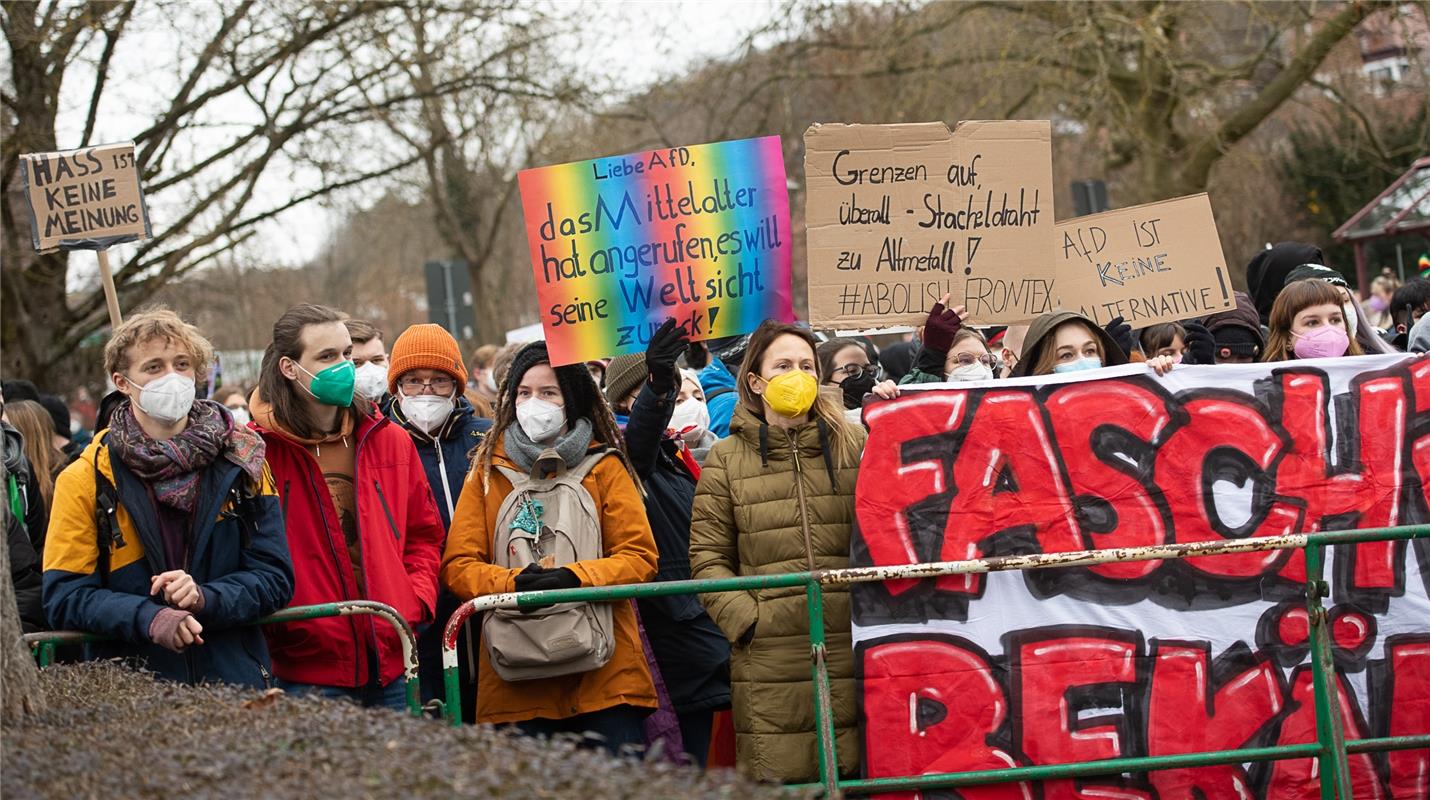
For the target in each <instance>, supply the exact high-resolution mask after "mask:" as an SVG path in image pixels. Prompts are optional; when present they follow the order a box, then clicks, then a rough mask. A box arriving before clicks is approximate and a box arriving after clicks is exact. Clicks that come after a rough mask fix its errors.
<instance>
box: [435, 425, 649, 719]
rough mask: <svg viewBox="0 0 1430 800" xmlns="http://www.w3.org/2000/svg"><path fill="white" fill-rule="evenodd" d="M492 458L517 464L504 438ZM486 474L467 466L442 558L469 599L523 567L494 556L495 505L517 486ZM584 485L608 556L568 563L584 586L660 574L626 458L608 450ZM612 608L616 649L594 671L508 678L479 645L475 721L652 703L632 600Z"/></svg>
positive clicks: (446, 574) (504, 587) (459, 592)
mask: <svg viewBox="0 0 1430 800" xmlns="http://www.w3.org/2000/svg"><path fill="white" fill-rule="evenodd" d="M492 460H493V462H494V463H495V464H499V465H501V466H504V467H507V468H509V469H514V470H519V469H520V468H519V467H517V466H516V465H515V464H514V463H512V461H511V460H510V459H508V458H507V457H506V453H505V451H504V449H503V448H502V445H501V444H500V443H498V444H497V449H496V452H495V453H494V454H493V459H492ZM486 480H487V489H486V491H483V489H482V474H481V471H480V470H478V469H473V470H471V471H470V472H468V473H467V482H466V484H465V485H464V486H463V487H462V496H461V499H460V500H459V501H458V502H457V511H456V514H455V515H454V517H453V519H452V529H451V531H450V532H449V533H448V534H447V550H446V553H445V554H444V555H443V557H442V583H443V584H444V585H446V586H447V588H449V589H451V590H452V593H453V594H455V595H456V596H457V597H459V598H461V599H462V600H464V601H465V600H470V599H472V598H473V597H477V596H479V595H485V594H496V593H499V592H512V591H516V589H515V585H514V583H513V580H514V579H515V577H516V575H517V573H518V572H520V570H517V569H507V568H505V567H499V566H496V565H495V564H493V563H491V562H492V547H493V540H494V537H493V532H494V530H495V528H496V516H497V510H498V509H499V508H500V507H501V504H502V501H503V500H504V499H505V498H506V496H507V495H508V494H510V493H511V491H512V485H511V481H508V480H507V479H506V476H505V475H502V474H501V473H500V472H499V471H497V470H496V469H492V470H491V472H490V474H489V475H488V476H487V479H486ZM582 485H583V486H585V487H586V491H588V492H590V493H591V497H592V499H593V500H595V502H596V507H597V508H598V509H600V513H601V537H602V540H603V544H604V549H605V558H599V559H595V560H591V561H578V562H576V563H574V564H568V565H567V567H568V568H569V569H570V570H571V571H572V572H574V573H576V576H577V577H579V578H580V579H581V585H582V586H612V585H616V584H624V583H641V582H644V581H648V580H650V579H651V578H653V577H655V571H656V560H657V551H656V546H655V537H654V536H653V535H652V534H651V530H650V523H649V522H648V521H647V520H646V514H645V503H644V502H642V500H641V496H640V492H639V490H637V489H636V486H635V483H633V482H632V481H631V477H630V475H629V474H628V473H627V472H626V468H625V465H624V464H623V463H622V462H621V460H620V459H619V458H617V457H615V456H614V455H611V456H607V457H606V458H604V459H602V460H601V461H600V463H598V464H597V465H596V468H595V469H593V470H591V473H590V474H589V475H587V476H586V479H585V480H584V481H582ZM614 611H615V615H614V617H615V625H616V650H615V652H614V653H613V654H612V655H611V660H610V661H609V662H607V663H606V666H604V667H602V668H600V669H597V670H592V671H590V672H585V673H581V674H577V675H563V676H560V677H556V678H546V679H541V680H530V681H520V682H517V683H508V682H506V681H504V680H502V679H501V678H500V677H498V676H497V674H496V671H495V670H493V669H492V666H491V662H490V660H489V658H488V655H487V651H486V648H485V647H483V648H481V654H480V658H479V661H480V664H479V666H478V669H477V721H478V722H487V723H501V722H521V721H523V720H529V719H535V718H538V717H540V718H545V719H565V718H567V717H574V716H576V715H578V714H586V713H589V712H592V711H600V710H602V709H606V708H611V707H614V706H618V705H622V704H628V705H632V706H638V707H643V708H651V709H654V708H655V707H656V705H657V702H656V694H655V685H654V684H653V683H652V682H651V677H650V669H649V668H648V667H647V666H646V660H645V653H644V650H643V649H642V648H641V640H640V633H639V631H638V630H637V629H636V616H635V612H634V611H633V610H632V607H631V603H630V601H628V600H626V601H619V602H617V603H616V606H615V609H614Z"/></svg>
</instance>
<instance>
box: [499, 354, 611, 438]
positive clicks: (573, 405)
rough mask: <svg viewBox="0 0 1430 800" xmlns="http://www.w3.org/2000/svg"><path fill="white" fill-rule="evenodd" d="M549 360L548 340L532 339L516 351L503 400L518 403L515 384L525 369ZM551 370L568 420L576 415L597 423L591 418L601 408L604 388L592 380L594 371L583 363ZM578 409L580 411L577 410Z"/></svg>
mask: <svg viewBox="0 0 1430 800" xmlns="http://www.w3.org/2000/svg"><path fill="white" fill-rule="evenodd" d="M550 363H551V353H550V352H549V351H548V350H547V349H546V342H532V343H531V344H529V345H527V346H526V347H523V348H521V350H519V351H517V354H516V357H515V358H513V359H512V360H511V368H510V369H508V370H507V373H506V381H505V382H504V383H503V384H502V395H501V402H502V403H508V402H509V403H511V404H512V405H513V406H514V405H516V387H517V385H518V384H520V383H521V379H522V377H523V376H524V375H526V371H527V370H529V369H531V368H532V367H534V366H536V365H537V364H550ZM551 369H552V371H553V372H555V373H556V384H557V385H558V386H560V387H561V399H562V402H564V403H565V404H566V419H567V420H568V421H570V420H572V419H574V418H576V417H586V418H587V419H591V421H592V422H593V423H594V422H595V420H594V419H592V417H593V416H594V413H595V410H596V409H597V408H599V407H600V401H601V390H600V389H598V388H597V387H596V382H595V381H594V380H592V379H591V371H590V370H588V369H586V365H585V364H584V363H580V362H578V363H575V364H567V365H566V366H564V367H552V368H551ZM578 410H579V412H580V413H577V411H578Z"/></svg>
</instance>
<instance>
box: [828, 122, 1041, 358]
mask: <svg viewBox="0 0 1430 800" xmlns="http://www.w3.org/2000/svg"><path fill="white" fill-rule="evenodd" d="M804 142H805V176H806V178H807V180H808V182H809V187H808V192H809V194H808V199H807V202H806V212H805V215H806V218H807V223H808V229H809V313H810V318H811V322H812V323H813V325H814V327H815V328H833V329H840V330H846V329H856V330H858V329H874V328H883V327H890V326H898V325H919V324H922V323H923V321H924V318H925V317H926V316H927V315H928V312H929V309H931V308H932V307H933V306H934V304H935V303H937V302H938V301H939V298H940V297H942V296H943V295H944V294H945V293H948V294H951V295H952V300H951V302H952V303H953V304H954V305H960V304H962V305H966V306H967V307H968V315H967V320H968V321H971V322H974V323H979V324H982V323H992V322H999V323H1004V322H1006V323H1014V322H1027V321H1028V320H1031V319H1033V318H1034V317H1036V316H1038V315H1039V314H1042V313H1044V312H1046V311H1050V310H1052V308H1053V302H1054V300H1055V299H1056V297H1055V293H1054V290H1053V276H1054V266H1053V261H1052V259H1051V257H1050V256H1051V254H1052V253H1053V247H1054V231H1053V224H1054V223H1053V189H1052V184H1053V163H1052V146H1051V128H1050V125H1049V123H1048V122H1047V121H1009V122H961V123H959V124H958V126H957V127H956V128H955V129H954V130H953V131H952V132H950V131H949V130H948V127H947V126H946V125H944V124H943V123H941V122H929V123H917V124H899V125H814V126H811V127H810V128H809V129H808V130H807V131H805V134H804Z"/></svg>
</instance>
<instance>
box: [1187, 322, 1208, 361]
mask: <svg viewBox="0 0 1430 800" xmlns="http://www.w3.org/2000/svg"><path fill="white" fill-rule="evenodd" d="M1182 328H1183V329H1184V330H1185V331H1186V332H1187V341H1186V345H1187V352H1186V354H1185V355H1183V356H1182V363H1183V364H1215V363H1216V337H1214V336H1212V332H1211V331H1209V330H1207V326H1205V325H1203V324H1201V323H1200V322H1196V321H1192V322H1183V323H1182Z"/></svg>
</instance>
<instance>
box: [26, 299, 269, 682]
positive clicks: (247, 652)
mask: <svg viewBox="0 0 1430 800" xmlns="http://www.w3.org/2000/svg"><path fill="white" fill-rule="evenodd" d="M211 358H212V348H211V346H210V345H209V344H208V342H207V341H206V340H205V339H204V338H203V337H202V336H201V335H200V334H199V333H198V331H197V330H195V329H194V328H193V327H192V326H190V325H187V324H186V323H184V322H183V321H182V320H180V319H179V318H178V316H177V315H175V314H173V313H172V312H170V311H166V310H158V311H150V312H145V313H143V314H139V315H136V316H134V317H132V318H130V320H128V321H127V322H125V323H124V324H123V325H121V326H120V327H119V328H118V329H117V330H116V331H115V332H114V336H113V337H112V338H111V340H110V342H109V343H108V345H107V346H106V347H105V366H106V371H107V372H109V373H110V375H111V377H112V380H113V381H114V383H115V386H116V388H117V389H118V390H119V391H120V392H122V393H123V394H125V395H126V397H127V398H128V399H127V400H126V401H125V402H123V403H122V404H121V405H120V406H119V407H118V408H117V409H116V411H115V413H114V415H113V419H112V420H111V423H110V427H109V429H108V430H106V431H103V432H102V433H101V434H100V435H97V436H96V437H95V441H94V442H92V443H91V444H90V445H89V447H87V448H85V451H84V453H83V454H82V455H81V456H80V458H79V460H77V461H76V462H74V463H73V464H71V465H70V466H69V467H67V468H66V469H65V471H64V472H62V473H61V474H60V477H59V479H58V480H57V481H56V484H55V492H54V508H53V510H52V512H51V514H50V525H49V531H48V535H47V541H46V544H45V553H44V589H43V595H44V606H45V614H46V616H47V617H48V618H49V623H50V625H51V627H53V628H55V629H57V630H82V631H88V632H91V633H96V634H101V635H104V636H106V637H110V639H109V640H107V641H104V642H100V643H96V644H94V645H92V646H91V651H90V652H91V655H93V656H94V657H114V656H122V657H127V658H130V659H133V660H135V661H137V662H139V663H140V664H141V665H142V666H144V667H145V668H147V669H150V670H153V671H154V672H156V673H158V674H159V675H160V676H162V677H165V678H168V679H171V680H177V681H184V682H187V683H200V682H205V681H217V682H223V683H233V684H241V685H247V686H255V687H263V686H267V685H268V684H269V683H270V682H271V680H272V672H271V662H270V659H269V656H268V648H267V645H266V644H265V642H264V637H263V633H262V631H261V630H259V628H257V627H255V626H253V625H252V623H253V622H255V621H256V620H258V619H260V618H262V617H264V616H267V615H268V614H271V613H272V612H274V611H277V610H278V609H280V608H282V607H283V606H284V605H286V604H287V603H288V601H289V600H290V598H291V597H292V595H293V565H292V562H291V560H290V557H289V554H288V544H287V538H286V536H285V534H284V528H283V512H282V508H281V505H280V503H279V499H278V494H277V492H276V490H275V486H274V481H273V476H272V473H271V472H270V471H269V469H268V467H267V464H266V462H265V460H264V457H263V453H264V447H263V441H262V439H261V438H260V437H258V435H257V434H256V433H254V432H253V431H251V430H250V429H248V428H246V427H242V426H239V425H236V424H234V421H233V418H232V417H231V416H230V415H229V413H228V411H227V410H226V409H224V408H223V406H221V405H219V404H218V403H213V402H211V401H207V400H196V399H195V397H194V392H195V381H196V377H197V376H198V375H203V374H205V371H206V365H207V363H208V362H209V360H211Z"/></svg>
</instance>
